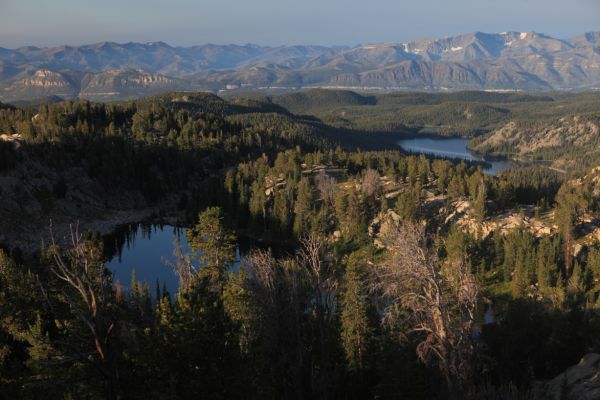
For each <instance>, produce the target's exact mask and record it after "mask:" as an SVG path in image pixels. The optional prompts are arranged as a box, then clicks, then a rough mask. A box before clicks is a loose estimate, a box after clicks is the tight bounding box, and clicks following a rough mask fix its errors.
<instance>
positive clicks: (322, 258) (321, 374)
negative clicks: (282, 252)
mask: <svg viewBox="0 0 600 400" xmlns="http://www.w3.org/2000/svg"><path fill="white" fill-rule="evenodd" d="M324 242H325V239H324V238H323V237H322V236H320V235H318V234H316V233H311V234H309V235H308V236H306V237H305V238H303V239H302V240H301V245H302V248H301V250H300V251H299V252H298V263H299V264H300V265H301V266H303V267H304V270H305V271H307V273H308V281H309V285H310V291H311V292H310V296H311V298H312V313H313V324H314V325H313V326H314V333H315V342H316V343H315V347H316V348H317V349H318V352H319V359H320V368H318V369H316V370H315V372H316V371H318V372H317V373H315V374H314V375H313V377H312V386H313V392H314V393H315V394H317V393H318V395H319V398H322V399H326V398H329V397H333V395H332V393H331V392H332V390H333V387H334V385H333V381H334V379H333V376H334V371H333V368H334V366H333V364H334V363H333V360H332V350H331V349H332V347H333V346H332V343H333V342H334V341H335V340H336V337H335V336H336V333H335V332H334V328H333V325H334V324H333V319H334V315H335V309H334V306H335V295H336V289H337V279H336V277H335V274H334V271H333V262H332V260H331V259H328V257H327V256H326V254H324V247H323V243H324Z"/></svg>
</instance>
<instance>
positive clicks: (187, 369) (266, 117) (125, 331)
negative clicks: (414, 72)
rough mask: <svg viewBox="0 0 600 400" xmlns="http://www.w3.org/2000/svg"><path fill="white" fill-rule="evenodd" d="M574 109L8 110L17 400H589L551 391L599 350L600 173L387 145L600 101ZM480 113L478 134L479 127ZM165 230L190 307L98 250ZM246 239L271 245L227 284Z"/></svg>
mask: <svg viewBox="0 0 600 400" xmlns="http://www.w3.org/2000/svg"><path fill="white" fill-rule="evenodd" d="M286 96H287V95H286ZM313 96H314V97H313ZM313 98H316V100H315V101H314V102H313ZM574 98H575V100H574ZM574 98H573V97H571V96H566V97H561V96H553V95H548V96H532V95H524V94H523V95H521V94H490V93H463V94H447V95H441V94H440V95H435V96H432V95H420V94H414V95H407V94H397V95H389V96H381V97H380V96H374V97H370V96H362V95H357V94H349V93H323V92H316V93H313V92H308V93H302V94H297V95H294V96H287V97H285V98H278V97H273V98H268V99H265V98H258V97H252V98H230V99H222V98H219V97H217V96H214V95H208V94H193V93H173V94H168V95H161V96H156V97H151V98H146V99H140V100H135V101H129V102H120V103H106V104H105V103H91V102H87V101H76V102H71V101H67V102H59V103H52V104H47V103H42V104H38V105H30V106H22V108H17V107H8V106H2V107H0V108H1V109H0V134H2V135H3V136H1V137H2V140H1V141H0V196H1V201H0V392H1V393H2V396H6V397H7V398H23V399H38V398H41V397H43V398H47V399H63V398H89V399H102V398H107V399H188V398H215V399H237V398H239V399H242V398H243V399H288V398H294V399H313V398H319V399H338V398H339V399H365V398H366V399H438V398H439V399H447V398H455V399H543V398H549V396H563V398H574V397H573V396H572V395H571V394H572V393H575V392H576V390H579V389H581V387H584V386H585V387H586V388H587V387H589V386H590V385H594V382H593V381H592V380H590V381H589V382H588V381H587V380H582V381H581V382H576V383H574V384H573V385H571V383H569V382H567V383H569V384H567V383H565V384H564V385H563V386H561V388H560V393H558V392H557V389H556V388H555V386H553V385H550V384H548V383H547V382H548V381H549V380H550V379H552V378H554V377H556V376H557V375H559V374H560V373H561V372H562V371H564V370H565V369H566V368H567V367H569V366H571V365H574V364H576V363H577V362H578V361H579V360H580V359H581V358H582V357H583V356H584V355H585V354H587V353H590V352H600V340H599V336H598V332H599V330H600V319H598V310H599V308H598V307H599V306H600V286H599V284H598V282H599V281H600V221H599V220H598V218H597V215H598V212H599V211H600V170H599V169H598V168H592V167H591V166H590V167H589V168H588V167H587V164H586V163H580V164H578V166H579V168H573V169H572V171H576V172H573V173H569V174H566V173H563V172H559V171H555V170H551V169H549V168H546V167H545V166H537V165H533V166H528V167H524V168H516V169H511V170H508V171H506V172H503V173H501V174H499V175H498V176H491V175H486V174H484V173H483V172H482V170H481V168H479V167H478V166H477V165H474V164H468V163H465V162H456V161H452V160H442V159H433V158H428V157H425V156H422V155H421V156H415V155H406V154H403V153H402V152H400V151H398V149H394V148H392V147H391V144H390V143H393V140H392V141H391V142H390V141H389V140H390V138H391V137H396V136H393V135H394V133H395V134H408V133H411V132H414V130H416V128H417V127H419V129H420V128H423V127H425V126H430V125H435V126H440V125H444V124H453V125H452V126H453V127H460V126H464V128H465V131H466V129H467V127H471V126H480V127H481V129H488V128H490V127H492V126H494V127H495V126H496V125H497V124H498V125H501V124H504V123H506V121H507V120H510V119H512V118H522V117H523V116H524V115H532V118H537V117H541V116H542V115H547V114H551V113H553V112H555V111H556V110H557V109H562V108H564V109H565V110H566V111H565V113H569V114H570V113H573V112H575V113H583V110H584V109H587V108H589V107H592V105H593V104H595V102H596V101H597V100H596V97H595V95H590V96H589V97H586V96H582V97H577V96H575V97H574ZM559 106H560V107H559ZM561 107H562V108H561ZM378 109H379V110H380V111H381V114H378V112H377V111H372V110H378ZM465 109H468V110H470V111H469V112H471V113H472V114H473V115H472V117H470V118H468V119H467V121H477V122H468V123H466V125H461V124H463V123H464V120H463V117H464V115H463V114H461V113H459V112H458V111H457V110H463V111H462V112H464V110H465ZM385 110H388V111H387V114H386V111H385ZM444 110H446V111H444ZM342 112H346V114H345V116H342ZM530 112H531V113H530ZM362 113H364V114H362ZM372 113H374V114H372ZM301 114H303V115H301ZM306 114H308V115H306ZM311 114H312V115H311ZM375 114H377V115H381V120H380V121H379V120H372V119H371V117H370V116H372V115H375ZM411 115H412V116H411ZM461 115H463V117H461ZM507 115H508V116H507ZM555 117H557V118H558V116H555ZM336 118H347V119H345V121H347V122H344V124H341V123H340V124H339V125H338V126H337V127H333V126H330V125H327V124H326V123H325V122H326V121H329V122H332V121H334V122H335V121H338V122H339V119H336ZM388 118H389V119H388ZM391 118H393V119H391ZM411 118H413V119H411ZM464 118H466V117H464ZM455 120H456V121H455ZM459 120H460V121H462V122H459ZM409 121H413V122H411V123H409ZM471 123H472V124H473V125H470V124H471ZM395 124H397V125H395ZM392 125H394V126H392ZM400 126H402V129H401V130H400V128H399V127H400ZM349 127H351V128H353V129H349ZM384 127H388V128H386V129H384ZM362 129H365V131H363V130H362ZM380 130H384V131H388V132H384V133H381V132H379V133H374V132H376V131H380ZM368 131H372V132H368ZM447 132H448V133H451V132H452V130H450V129H449V130H448V131H447ZM561 132H562V131H561ZM561 132H558V133H556V137H557V138H561V140H564V141H565V142H564V143H567V145H568V146H569V148H570V149H571V151H576V150H574V149H576V148H577V147H576V146H579V145H580V143H578V142H577V140H570V139H569V138H568V137H566V138H563V136H562V133H561ZM390 135H392V136H390ZM490 137H492V136H490ZM578 137H579V136H578ZM482 143H485V142H482ZM593 143H596V142H594V141H593V140H591V139H590V141H586V143H585V145H586V146H591V145H592V144H593ZM378 146H379V147H378ZM515 146H517V144H515ZM359 148H360V149H359ZM386 148H387V149H386ZM136 218H137V220H136ZM164 218H170V220H172V221H176V223H177V224H179V225H180V226H183V227H184V228H185V236H186V239H187V243H189V245H190V249H191V253H190V254H185V253H184V252H183V250H182V249H181V248H178V249H177V250H176V253H177V262H176V265H175V266H174V271H175V273H176V275H177V277H178V280H179V289H178V290H177V292H176V293H169V291H168V290H166V289H164V288H163V287H161V286H160V285H157V287H156V288H154V287H151V286H150V284H149V283H147V282H139V281H138V280H137V279H136V277H135V276H133V277H132V284H131V286H130V287H131V289H130V290H127V289H125V288H124V287H123V286H122V285H121V283H120V282H118V281H116V280H114V279H113V275H112V273H111V271H110V270H109V269H107V268H106V266H105V263H106V261H107V260H106V257H105V252H104V248H103V247H104V241H103V238H102V235H104V234H106V233H108V231H109V230H110V229H113V228H114V226H115V225H116V222H121V223H125V222H139V221H140V220H142V219H145V220H148V219H150V220H152V219H155V220H161V219H164ZM50 219H52V221H50ZM99 221H100V222H102V223H100V222H99ZM241 238H250V239H251V240H252V243H253V244H252V245H251V248H250V249H249V251H248V252H247V253H246V254H243V255H242V260H241V262H240V264H239V268H238V267H236V268H232V266H233V264H234V262H235V260H236V246H237V244H238V242H239V241H240V239H241ZM141 267H143V266H141ZM165 268H166V267H165ZM151 284H153V283H151ZM565 382H566V381H565ZM582 382H583V383H582ZM577 385H579V386H577ZM586 385H587V386H586ZM569 396H571V397H569ZM557 398H560V397H557Z"/></svg>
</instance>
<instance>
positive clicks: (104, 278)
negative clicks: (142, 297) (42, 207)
mask: <svg viewBox="0 0 600 400" xmlns="http://www.w3.org/2000/svg"><path fill="white" fill-rule="evenodd" d="M70 236H71V237H70V242H71V243H70V249H68V250H66V251H61V250H60V248H59V246H58V245H57V244H56V241H55V240H54V235H53V234H52V232H51V240H52V246H51V247H50V249H49V252H50V255H51V257H52V260H53V263H52V265H51V267H50V269H51V271H52V273H53V274H54V276H56V277H57V278H58V279H59V280H60V281H62V282H63V283H64V285H62V288H61V289H60V291H61V293H62V295H63V298H64V299H65V301H66V302H67V303H68V305H69V307H70V309H71V311H72V312H73V313H74V314H75V315H76V316H77V318H78V319H79V320H80V321H81V322H82V323H83V325H84V327H85V329H86V330H87V331H88V333H89V334H90V336H91V342H92V343H93V348H94V350H95V353H96V354H97V357H98V361H99V363H98V364H97V366H99V368H98V369H99V371H100V372H101V374H102V376H103V379H104V381H105V383H106V394H107V398H116V393H117V391H116V383H117V380H118V371H117V368H116V362H115V357H114V354H113V351H112V350H113V349H112V343H111V338H112V334H113V330H114V328H115V324H114V322H113V321H112V319H111V317H110V314H109V311H108V303H109V301H110V299H111V298H112V297H114V296H113V290H112V283H111V279H110V275H109V274H106V273H105V267H104V264H103V262H102V254H101V249H100V248H98V247H97V246H94V245H93V244H91V243H89V242H88V241H85V240H83V237H82V235H80V234H79V232H78V230H77V229H73V227H71V232H70Z"/></svg>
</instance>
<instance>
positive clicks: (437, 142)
mask: <svg viewBox="0 0 600 400" xmlns="http://www.w3.org/2000/svg"><path fill="white" fill-rule="evenodd" d="M468 144H469V141H468V140H467V139H463V138H444V137H423V138H411V139H403V140H400V141H399V142H398V145H400V147H402V148H403V149H404V150H406V151H409V152H411V153H418V154H429V155H434V156H439V157H443V158H459V159H462V160H467V161H485V162H486V163H488V164H490V166H488V167H486V168H484V171H485V172H486V173H488V174H490V175H496V174H497V173H499V172H502V171H504V170H507V169H509V168H510V167H511V163H510V162H509V161H494V160H486V159H485V158H482V157H479V156H477V155H476V154H474V153H472V152H471V151H470V150H469V149H467V145H468Z"/></svg>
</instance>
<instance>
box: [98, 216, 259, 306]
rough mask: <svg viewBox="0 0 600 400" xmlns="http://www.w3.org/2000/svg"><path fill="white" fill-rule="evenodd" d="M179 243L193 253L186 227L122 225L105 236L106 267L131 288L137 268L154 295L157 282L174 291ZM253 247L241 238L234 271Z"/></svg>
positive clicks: (175, 287)
mask: <svg viewBox="0 0 600 400" xmlns="http://www.w3.org/2000/svg"><path fill="white" fill-rule="evenodd" d="M176 242H179V244H180V245H181V248H182V250H183V253H184V254H191V253H192V249H191V248H190V247H189V245H188V243H187V239H186V237H185V229H184V228H181V227H176V226H172V225H159V224H148V223H145V224H130V225H123V226H121V227H119V228H118V229H117V230H115V232H113V233H112V234H110V235H107V236H105V237H104V253H105V258H106V260H107V262H106V267H107V268H108V269H110V270H111V271H112V273H113V281H114V282H116V281H117V280H118V281H119V282H120V283H121V286H122V287H123V288H125V289H126V290H127V289H129V288H131V275H132V273H133V271H135V275H136V279H137V280H138V281H139V282H142V283H148V284H149V285H150V293H151V294H152V295H153V296H154V293H155V288H156V282H157V281H158V283H159V285H160V287H161V289H162V286H163V284H165V285H166V286H167V289H168V290H169V292H170V293H171V294H175V293H176V292H177V289H178V287H179V279H178V278H177V276H176V275H175V273H174V272H173V269H172V268H171V267H170V265H174V264H175V263H176V261H177V259H176V257H175V256H174V255H173V251H174V250H175V243H176ZM250 248H251V242H250V241H249V240H241V239H240V240H239V241H238V246H237V248H236V255H235V258H236V259H235V263H234V265H233V266H232V267H231V270H232V271H236V270H237V269H239V267H240V266H241V263H242V261H241V257H242V255H244V254H247V253H248V252H249V250H250ZM194 264H195V265H197V264H198V263H197V262H194Z"/></svg>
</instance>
